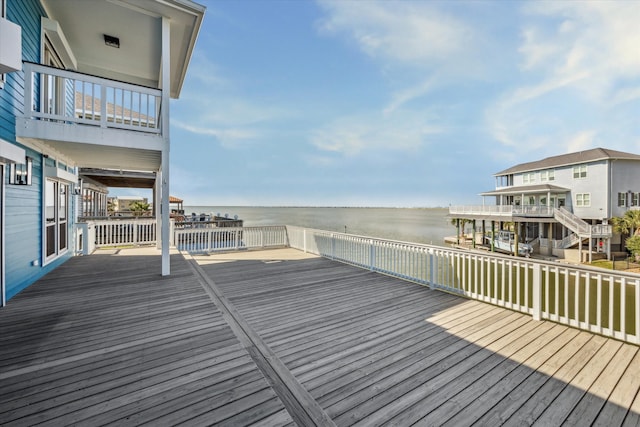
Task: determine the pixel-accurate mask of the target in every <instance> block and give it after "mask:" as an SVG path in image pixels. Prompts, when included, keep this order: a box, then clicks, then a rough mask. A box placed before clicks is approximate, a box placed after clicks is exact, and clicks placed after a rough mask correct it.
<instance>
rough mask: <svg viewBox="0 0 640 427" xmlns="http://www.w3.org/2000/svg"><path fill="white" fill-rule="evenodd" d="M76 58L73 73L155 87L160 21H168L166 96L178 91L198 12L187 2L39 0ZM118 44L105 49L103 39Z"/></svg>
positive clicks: (197, 7)
mask: <svg viewBox="0 0 640 427" xmlns="http://www.w3.org/2000/svg"><path fill="white" fill-rule="evenodd" d="M42 4H43V6H44V8H45V10H46V12H47V14H48V15H49V18H50V19H53V20H55V21H57V22H58V23H59V24H60V27H61V28H62V31H63V32H64V35H65V37H66V39H67V41H68V43H69V47H70V49H71V51H72V53H73V55H74V56H75V58H76V59H77V62H78V69H77V71H79V72H81V73H86V74H92V75H96V76H100V77H106V78H110V79H115V80H123V81H128V82H132V83H136V84H140V85H144V86H149V87H155V88H157V87H158V82H159V78H160V69H161V67H160V64H161V54H162V51H161V40H162V31H161V30H162V19H161V18H162V17H167V18H168V19H169V20H170V22H171V26H170V28H171V30H170V31H171V42H170V46H171V97H173V98H177V97H178V96H179V94H180V90H181V88H182V83H183V81H184V77H185V74H186V70H187V67H188V65H189V61H190V59H191V53H192V51H193V46H194V45H195V42H196V39H197V35H198V32H199V30H200V25H201V23H202V19H203V17H204V7H203V6H201V5H198V4H197V3H194V2H192V1H189V0H42ZM105 34H107V35H110V36H114V37H117V38H119V39H120V48H113V47H109V46H107V45H106V44H105V42H104V35H105Z"/></svg>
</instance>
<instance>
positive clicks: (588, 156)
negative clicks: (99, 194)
mask: <svg viewBox="0 0 640 427" xmlns="http://www.w3.org/2000/svg"><path fill="white" fill-rule="evenodd" d="M612 159H624V160H638V161H640V155H638V154H631V153H625V152H622V151H615V150H608V149H606V148H593V149H591V150H585V151H578V152H577V153H569V154H561V155H559V156H553V157H547V158H546V159H542V160H536V161H534V162H528V163H521V164H519V165H516V166H513V167H510V168H509V169H505V170H503V171H502V172H498V173H496V174H495V176H498V175H507V174H513V173H520V172H529V171H535V170H541V169H549V168H556V167H560V166H570V165H576V164H580V163H587V162H595V161H600V160H612Z"/></svg>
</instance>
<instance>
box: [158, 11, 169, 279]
mask: <svg viewBox="0 0 640 427" xmlns="http://www.w3.org/2000/svg"><path fill="white" fill-rule="evenodd" d="M170 30H171V23H170V21H169V19H168V18H166V17H163V18H162V117H161V119H160V120H162V136H163V139H164V147H163V149H162V173H161V174H160V179H161V181H160V186H161V188H162V190H161V192H160V194H161V201H160V216H161V218H162V230H161V233H160V239H161V240H162V275H163V276H168V275H169V274H170V273H171V270H170V267H169V242H170V239H169V147H170V138H169V101H170V94H171V80H170V73H171V62H170V61H171V57H170V49H171V44H170V41H171V39H170Z"/></svg>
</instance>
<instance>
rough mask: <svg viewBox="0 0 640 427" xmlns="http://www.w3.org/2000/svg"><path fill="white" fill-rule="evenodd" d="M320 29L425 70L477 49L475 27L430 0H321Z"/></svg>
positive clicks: (381, 57)
mask: <svg viewBox="0 0 640 427" xmlns="http://www.w3.org/2000/svg"><path fill="white" fill-rule="evenodd" d="M319 4H320V5H321V6H322V7H323V8H324V9H325V11H326V12H327V16H326V18H325V19H324V20H323V21H322V22H321V23H320V30H321V31H323V32H325V33H328V34H346V35H347V37H348V38H349V39H350V40H352V41H353V42H355V43H356V45H357V46H358V47H359V48H360V49H361V50H362V51H363V52H365V53H366V54H367V55H369V56H370V57H372V58H376V59H379V60H383V61H393V62H399V63H404V64H407V65H411V66H417V67H420V68H431V67H433V66H436V67H438V66H440V67H441V66H445V65H446V66H448V67H451V66H453V64H456V63H459V62H460V61H461V60H463V59H464V58H466V57H467V54H468V53H469V52H472V51H473V45H474V44H475V43H474V41H475V40H476V37H475V34H474V31H473V29H472V27H471V26H469V25H467V24H466V23H465V22H463V21H462V20H460V19H458V18H456V17H454V16H453V15H451V14H447V13H444V12H443V11H441V10H440V9H438V8H437V7H436V5H435V3H431V2H394V1H340V0H321V1H319Z"/></svg>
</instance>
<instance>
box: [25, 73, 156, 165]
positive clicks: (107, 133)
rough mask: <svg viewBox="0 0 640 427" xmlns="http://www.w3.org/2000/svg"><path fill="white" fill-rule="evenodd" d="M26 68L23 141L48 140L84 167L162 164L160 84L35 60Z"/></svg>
mask: <svg viewBox="0 0 640 427" xmlns="http://www.w3.org/2000/svg"><path fill="white" fill-rule="evenodd" d="M24 71H25V111H24V115H23V116H22V117H17V118H16V136H17V138H18V139H19V140H22V141H36V142H38V143H40V144H46V145H48V146H50V147H51V148H53V149H55V150H56V151H58V152H61V153H62V154H64V155H66V156H68V157H69V158H71V159H74V161H76V162H77V163H78V164H79V165H82V166H83V167H100V168H116V169H121V168H122V169H135V170H157V169H158V167H159V165H160V161H161V151H162V149H163V147H164V139H163V135H162V127H161V119H160V117H161V111H162V91H161V90H160V89H155V88H149V87H145V86H139V85H134V84H130V83H125V82H120V81H117V80H111V79H106V78H100V77H95V76H92V75H87V74H82V73H77V72H73V71H67V70H61V69H58V68H53V67H48V66H45V65H40V64H34V63H29V62H25V63H24ZM132 150H133V151H132Z"/></svg>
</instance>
